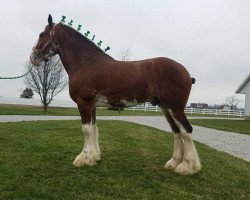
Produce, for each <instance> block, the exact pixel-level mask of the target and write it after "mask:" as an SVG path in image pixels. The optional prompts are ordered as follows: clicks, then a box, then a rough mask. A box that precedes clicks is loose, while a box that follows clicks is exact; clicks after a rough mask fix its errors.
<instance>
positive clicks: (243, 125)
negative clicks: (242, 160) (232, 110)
mask: <svg viewBox="0 0 250 200" xmlns="http://www.w3.org/2000/svg"><path fill="white" fill-rule="evenodd" d="M189 121H190V122H191V123H192V124H195V125H199V126H203V127H208V128H214V129H218V130H223V131H230V132H236V133H243V134H247V135H250V120H225V119H190V120H189Z"/></svg>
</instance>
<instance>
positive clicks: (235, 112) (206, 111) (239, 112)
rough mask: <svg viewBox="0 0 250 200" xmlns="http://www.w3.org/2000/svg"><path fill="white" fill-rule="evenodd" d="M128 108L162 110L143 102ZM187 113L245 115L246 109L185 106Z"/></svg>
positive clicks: (134, 109)
mask: <svg viewBox="0 0 250 200" xmlns="http://www.w3.org/2000/svg"><path fill="white" fill-rule="evenodd" d="M126 110H133V111H136V110H141V111H153V112H162V111H161V109H160V108H159V106H152V105H147V104H145V105H144V104H142V105H138V106H133V107H130V108H126ZM185 113H188V114H191V115H192V114H200V115H222V116H237V117H244V116H245V111H243V110H220V109H197V108H185Z"/></svg>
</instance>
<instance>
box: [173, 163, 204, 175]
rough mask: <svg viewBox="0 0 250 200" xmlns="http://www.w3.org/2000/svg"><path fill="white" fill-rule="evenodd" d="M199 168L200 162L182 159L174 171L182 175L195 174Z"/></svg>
mask: <svg viewBox="0 0 250 200" xmlns="http://www.w3.org/2000/svg"><path fill="white" fill-rule="evenodd" d="M200 170H201V165H200V162H199V161H198V163H196V162H194V161H193V160H188V161H187V160H183V161H182V163H181V164H179V165H178V166H177V167H176V169H175V172H177V173H179V174H182V175H192V174H196V173H198V172H199V171H200Z"/></svg>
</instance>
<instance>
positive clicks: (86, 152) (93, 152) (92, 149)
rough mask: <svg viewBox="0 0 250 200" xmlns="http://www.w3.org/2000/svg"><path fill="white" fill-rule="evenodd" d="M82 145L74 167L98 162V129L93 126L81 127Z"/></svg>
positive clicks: (85, 125)
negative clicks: (82, 134)
mask: <svg viewBox="0 0 250 200" xmlns="http://www.w3.org/2000/svg"><path fill="white" fill-rule="evenodd" d="M82 129H83V133H84V145H83V150H82V152H81V153H80V154H79V155H78V156H77V157H76V159H75V160H74V162H73V164H74V165H75V166H82V165H94V164H95V163H96V161H97V160H100V147H99V143H98V129H97V127H96V126H95V125H93V124H84V125H82Z"/></svg>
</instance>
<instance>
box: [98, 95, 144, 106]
mask: <svg viewBox="0 0 250 200" xmlns="http://www.w3.org/2000/svg"><path fill="white" fill-rule="evenodd" d="M139 103H143V102H138V101H137V99H133V100H127V99H126V98H123V99H112V98H107V97H105V96H99V97H98V100H97V106H112V107H132V106H136V105H138V104H139Z"/></svg>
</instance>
